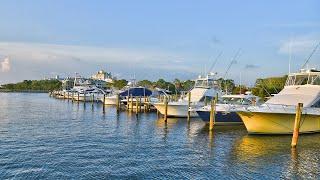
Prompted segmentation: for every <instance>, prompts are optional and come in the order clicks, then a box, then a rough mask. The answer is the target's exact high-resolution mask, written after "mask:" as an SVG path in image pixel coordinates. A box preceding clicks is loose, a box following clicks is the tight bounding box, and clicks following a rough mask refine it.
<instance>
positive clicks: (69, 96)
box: [68, 91, 70, 101]
mask: <svg viewBox="0 0 320 180" xmlns="http://www.w3.org/2000/svg"><path fill="white" fill-rule="evenodd" d="M69 100H70V92H69V91H68V101H69Z"/></svg>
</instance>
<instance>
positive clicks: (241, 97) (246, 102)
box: [190, 92, 260, 125]
mask: <svg viewBox="0 0 320 180" xmlns="http://www.w3.org/2000/svg"><path fill="white" fill-rule="evenodd" d="M259 99H260V98H259V97H257V96H254V95H252V94H251V93H250V92H246V94H228V95H223V96H221V98H220V99H219V101H218V103H217V104H216V107H215V124H216V125H235V124H243V122H242V120H241V118H240V116H239V115H238V114H237V113H236V111H237V109H239V108H243V107H248V106H250V105H257V104H259V103H260V101H259ZM190 111H196V112H197V113H198V115H199V117H200V118H201V119H202V120H203V121H206V122H209V121H210V112H211V105H207V106H203V107H200V108H195V109H190Z"/></svg>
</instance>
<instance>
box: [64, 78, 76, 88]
mask: <svg viewBox="0 0 320 180" xmlns="http://www.w3.org/2000/svg"><path fill="white" fill-rule="evenodd" d="M73 85H74V78H66V79H64V80H62V89H64V90H71V89H72V88H73Z"/></svg>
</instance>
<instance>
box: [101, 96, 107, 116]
mask: <svg viewBox="0 0 320 180" xmlns="http://www.w3.org/2000/svg"><path fill="white" fill-rule="evenodd" d="M105 103H106V95H105V94H103V100H102V110H103V113H104V112H105V109H106V105H105Z"/></svg>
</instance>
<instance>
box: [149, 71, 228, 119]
mask: <svg viewBox="0 0 320 180" xmlns="http://www.w3.org/2000/svg"><path fill="white" fill-rule="evenodd" d="M189 93H191V98H190V102H191V107H194V106H203V105H204V100H206V99H207V100H210V99H212V98H214V97H215V96H216V95H218V96H221V94H222V91H221V88H220V86H219V83H218V82H217V80H216V74H215V73H210V74H208V75H207V76H205V77H202V76H199V77H198V79H196V80H195V85H194V88H193V89H192V90H191V91H189ZM153 106H154V107H155V108H156V109H157V110H158V111H159V112H160V113H161V114H165V104H164V103H162V102H157V103H153ZM188 110H189V109H188V96H186V97H184V98H182V99H179V100H178V101H173V102H168V111H167V116H168V117H187V116H188ZM190 117H198V114H197V113H196V112H195V111H192V112H190Z"/></svg>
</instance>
